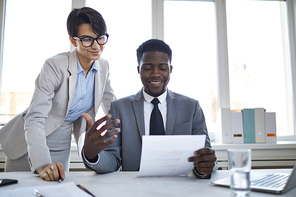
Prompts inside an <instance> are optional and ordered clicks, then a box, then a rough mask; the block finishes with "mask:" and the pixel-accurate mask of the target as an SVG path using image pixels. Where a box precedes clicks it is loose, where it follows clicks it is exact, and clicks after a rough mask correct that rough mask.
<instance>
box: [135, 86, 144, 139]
mask: <svg viewBox="0 0 296 197" xmlns="http://www.w3.org/2000/svg"><path fill="white" fill-rule="evenodd" d="M132 105H133V110H134V113H135V117H136V121H137V125H138V131H139V135H140V136H141V139H142V136H143V135H145V123H144V103H143V94H142V90H140V91H139V92H138V93H137V94H136V97H135V99H134V101H132Z"/></svg>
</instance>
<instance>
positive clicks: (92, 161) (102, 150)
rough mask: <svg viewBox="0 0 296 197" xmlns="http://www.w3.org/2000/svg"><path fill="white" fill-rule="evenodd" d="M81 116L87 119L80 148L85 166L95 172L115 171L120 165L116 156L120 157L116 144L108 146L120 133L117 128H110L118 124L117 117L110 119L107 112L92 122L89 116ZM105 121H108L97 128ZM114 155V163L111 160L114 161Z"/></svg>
mask: <svg viewBox="0 0 296 197" xmlns="http://www.w3.org/2000/svg"><path fill="white" fill-rule="evenodd" d="M83 117H84V118H85V119H86V121H87V132H86V135H85V142H84V147H83V150H82V156H83V161H84V164H85V166H86V168H89V169H91V170H94V171H96V172H97V173H108V172H113V171H116V169H118V166H120V165H119V164H118V163H120V162H119V161H117V160H118V158H119V159H120V156H119V150H117V149H118V148H116V145H115V147H113V148H109V146H110V145H111V144H113V143H114V142H116V141H117V138H118V135H120V133H119V132H120V129H119V128H115V129H114V130H112V129H111V128H113V127H114V126H116V125H117V124H119V122H120V121H119V119H115V120H111V115H110V114H108V115H107V116H105V117H103V118H101V119H100V120H97V121H96V122H95V123H94V124H92V119H91V117H90V116H88V115H87V114H83ZM105 121H108V123H107V124H105V125H104V126H101V127H100V128H98V127H99V125H100V124H102V123H103V122H105ZM107 130H108V132H107ZM114 155H115V156H114ZM114 157H115V160H116V162H115V163H114V162H111V161H114ZM101 158H102V159H101Z"/></svg>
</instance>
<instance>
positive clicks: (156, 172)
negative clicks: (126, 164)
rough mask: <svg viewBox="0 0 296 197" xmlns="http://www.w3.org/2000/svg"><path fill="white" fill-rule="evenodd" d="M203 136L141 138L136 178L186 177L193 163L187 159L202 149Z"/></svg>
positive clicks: (204, 138)
mask: <svg viewBox="0 0 296 197" xmlns="http://www.w3.org/2000/svg"><path fill="white" fill-rule="evenodd" d="M205 140H206V136H205V135H165V136H143V138H142V154H141V164H140V170H139V173H138V176H139V177H141V176H179V175H188V174H189V172H190V171H191V170H192V169H193V162H188V158H189V157H191V156H193V155H194V151H196V150H198V149H201V148H204V146H205Z"/></svg>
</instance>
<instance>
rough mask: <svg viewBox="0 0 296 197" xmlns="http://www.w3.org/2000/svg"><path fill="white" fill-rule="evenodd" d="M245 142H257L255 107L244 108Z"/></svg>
mask: <svg viewBox="0 0 296 197" xmlns="http://www.w3.org/2000/svg"><path fill="white" fill-rule="evenodd" d="M242 116H243V133H244V135H243V136H244V143H255V142H256V141H255V116H254V109H243V111H242Z"/></svg>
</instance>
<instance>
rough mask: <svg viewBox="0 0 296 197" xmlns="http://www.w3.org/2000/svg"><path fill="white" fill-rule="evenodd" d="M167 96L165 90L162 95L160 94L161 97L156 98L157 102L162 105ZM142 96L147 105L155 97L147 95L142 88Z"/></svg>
mask: <svg viewBox="0 0 296 197" xmlns="http://www.w3.org/2000/svg"><path fill="white" fill-rule="evenodd" d="M167 94H168V91H167V89H165V91H164V93H162V94H161V95H159V96H158V97H157V98H158V100H159V102H160V103H163V102H164V100H165V99H166V97H167ZM143 96H144V99H145V101H147V102H148V103H150V102H151V101H152V100H153V99H154V98H155V97H153V96H151V95H149V94H147V93H146V92H145V91H144V88H143Z"/></svg>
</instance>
